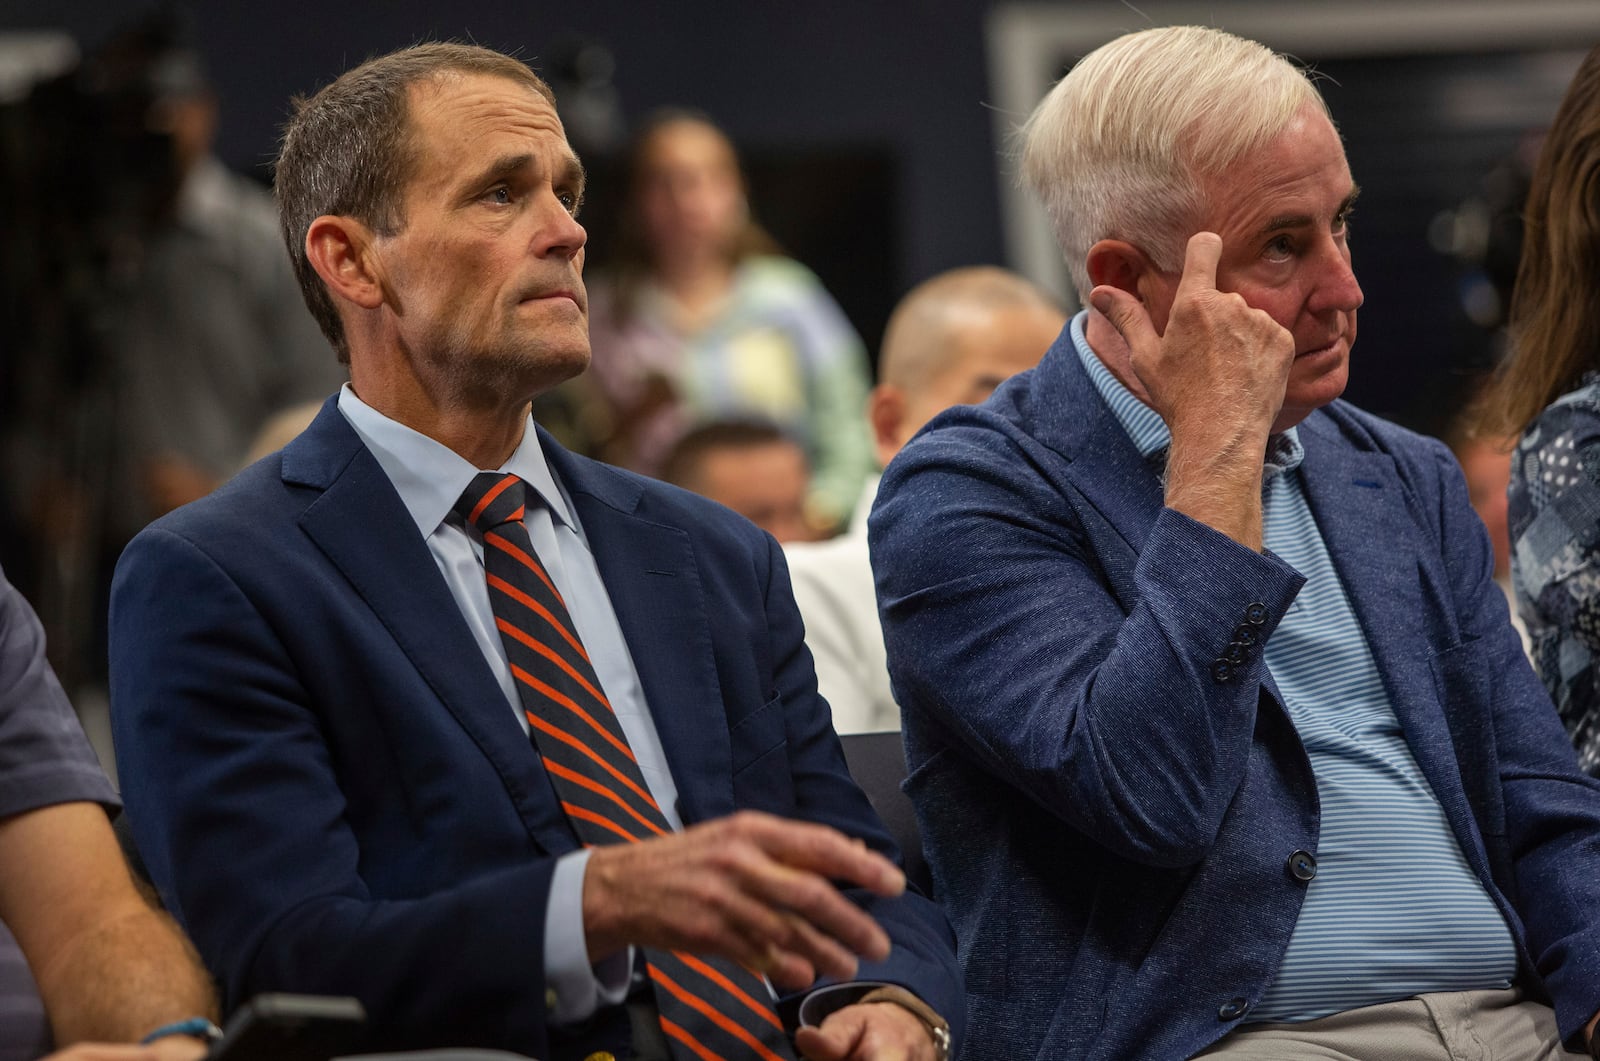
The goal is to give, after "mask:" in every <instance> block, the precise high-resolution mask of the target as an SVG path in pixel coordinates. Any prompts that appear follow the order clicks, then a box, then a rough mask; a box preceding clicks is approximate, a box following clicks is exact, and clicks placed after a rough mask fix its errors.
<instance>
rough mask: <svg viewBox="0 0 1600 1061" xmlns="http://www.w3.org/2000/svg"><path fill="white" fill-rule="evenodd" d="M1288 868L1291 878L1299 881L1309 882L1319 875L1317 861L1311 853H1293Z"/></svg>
mask: <svg viewBox="0 0 1600 1061" xmlns="http://www.w3.org/2000/svg"><path fill="white" fill-rule="evenodd" d="M1287 867H1288V870H1289V876H1291V877H1293V878H1294V879H1295V880H1297V881H1309V880H1311V878H1312V877H1315V876H1316V875H1317V860H1316V857H1315V856H1313V855H1312V854H1311V852H1309V851H1295V852H1293V853H1291V854H1290V855H1289V861H1288V863H1287Z"/></svg>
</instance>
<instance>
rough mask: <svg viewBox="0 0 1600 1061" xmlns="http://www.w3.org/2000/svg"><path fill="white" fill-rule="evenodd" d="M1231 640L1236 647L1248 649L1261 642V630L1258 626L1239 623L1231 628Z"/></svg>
mask: <svg viewBox="0 0 1600 1061" xmlns="http://www.w3.org/2000/svg"><path fill="white" fill-rule="evenodd" d="M1231 640H1232V641H1233V643H1234V644H1236V645H1244V646H1246V647H1249V646H1250V645H1253V644H1255V643H1256V642H1258V641H1260V640H1261V628H1260V627H1259V626H1251V625H1250V624H1249V623H1240V624H1239V625H1238V626H1236V627H1234V628H1233V637H1232V639H1231Z"/></svg>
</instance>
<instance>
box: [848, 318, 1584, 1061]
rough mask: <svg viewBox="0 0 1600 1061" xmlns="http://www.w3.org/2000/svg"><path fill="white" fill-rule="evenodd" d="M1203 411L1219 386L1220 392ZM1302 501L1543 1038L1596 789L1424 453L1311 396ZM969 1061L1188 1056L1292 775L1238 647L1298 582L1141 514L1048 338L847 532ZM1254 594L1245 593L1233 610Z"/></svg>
mask: <svg viewBox="0 0 1600 1061" xmlns="http://www.w3.org/2000/svg"><path fill="white" fill-rule="evenodd" d="M1219 400H1226V396H1225V395H1220V396H1219ZM1300 441H1301V442H1302V444H1303V445H1304V447H1305V460H1304V463H1303V464H1302V465H1301V468H1300V472H1301V475H1302V476H1303V479H1304V482H1305V489H1306V494H1307V497H1308V500H1309V503H1310V506H1311V509H1312V511H1313V512H1314V513H1315V515H1316V518H1317V521H1318V524H1319V526H1320V527H1321V528H1322V531H1323V534H1324V536H1325V538H1326V541H1327V545H1328V549H1329V552H1330V554H1331V555H1332V557H1333V561H1334V564H1335V566H1336V567H1337V569H1338V571H1339V574H1340V577H1341V578H1342V579H1343V581H1344V584H1345V586H1346V588H1347V591H1348V593H1349V595H1350V598H1351V601H1352V604H1353V606H1354V608H1355V611H1356V614H1357V616H1358V617H1359V619H1360V621H1361V624H1362V628H1363V629H1364V630H1365V632H1366V635H1367V638H1368V640H1369V642H1370V644H1371V647H1372V651H1373V654H1374V655H1375V657H1376V658H1377V662H1378V666H1379V668H1380V670H1381V671H1382V674H1383V676H1384V682H1385V686H1386V688H1387V690H1388V692H1389V695H1390V697H1391V699H1392V701H1393V704H1394V709H1395V713H1396V715H1397V716H1398V717H1399V720H1400V723H1401V725H1402V726H1403V728H1404V731H1405V734H1406V738H1407V741H1408V742H1409V744H1410V746H1411V748H1412V751H1413V752H1414V754H1415V757H1416V760H1417V762H1418V763H1419V764H1420V766H1421V769H1422V771H1423V773H1424V774H1425V775H1426V776H1427V779H1428V781H1429V782H1430V784H1431V785H1432V787H1433V790H1434V792H1435V794H1436V795H1437V796H1438V798H1439V801H1440V803H1441V804H1442V805H1443V807H1444V811H1445V813H1446V815H1447V817H1448V819H1449V822H1450V825H1451V827H1452V829H1453V831H1454V833H1455V835H1456V838H1457V840H1458V841H1459V842H1460V845H1461V848H1462V850H1463V852H1464V853H1465V855H1466V859H1467V862H1468V863H1469V864H1470V865H1471V867H1472V869H1473V871H1474V872H1475V873H1476V874H1477V875H1478V877H1479V878H1480V879H1481V880H1482V881H1483V883H1484V885H1485V887H1486V888H1487V889H1488V892H1489V895H1490V896H1491V897H1492V898H1493V900H1494V902H1495V903H1496V904H1497V905H1498V906H1499V908H1500V910H1501V911H1502V912H1503V913H1504V914H1505V916H1506V919H1507V921H1508V922H1509V923H1510V925H1511V931H1512V934H1513V936H1514V938H1515V941H1516V944H1517V947H1518V954H1519V958H1520V961H1521V965H1522V976H1523V981H1524V983H1525V985H1526V986H1528V987H1529V988H1530V989H1531V990H1532V991H1533V992H1534V993H1535V994H1544V993H1548V995H1549V996H1550V997H1552V998H1553V1000H1554V1003H1555V1007H1556V1011H1557V1014H1558V1017H1559V1020H1560V1025H1561V1028H1562V1031H1563V1033H1564V1034H1568V1035H1570V1034H1572V1033H1574V1032H1576V1031H1577V1030H1578V1029H1579V1028H1581V1026H1582V1024H1583V1023H1584V1022H1585V1021H1587V1020H1588V1018H1589V1017H1590V1016H1591V1015H1592V1014H1593V1013H1594V1012H1595V1010H1596V1009H1597V1008H1600V786H1596V785H1595V784H1594V783H1593V782H1591V781H1590V780H1588V779H1586V778H1584V777H1583V776H1582V775H1581V774H1580V773H1579V772H1578V770H1577V768H1576V763H1575V760H1574V756H1573V754H1572V751H1571V749H1570V747H1569V745H1568V743H1567V739H1566V736H1565V734H1564V733H1563V732H1562V729H1561V726H1560V723H1559V722H1558V721H1557V719H1556V716H1555V713H1554V711H1553V710H1552V708H1551V705H1550V702H1549V700H1548V698H1547V697H1546V695H1545V693H1544V690H1543V688H1542V687H1541V686H1540V684H1539V682H1538V680H1537V679H1536V678H1535V677H1534V675H1533V673H1532V671H1531V670H1530V669H1529V667H1528V665H1527V663H1526V661H1525V660H1524V659H1523V657H1522V653H1521V649H1520V645H1519V644H1518V641H1517V638H1516V635H1515V634H1514V633H1513V632H1512V630H1511V627H1510V625H1509V623H1508V621H1507V615H1506V606H1505V601H1504V598H1503V596H1502V595H1501V593H1500V591H1499V590H1498V589H1497V588H1496V587H1495V586H1494V584H1493V583H1492V581H1491V578H1490V575H1491V569H1492V558H1491V552H1490V546H1489V541H1488V537H1487V535H1486V534H1485V532H1484V530H1483V526H1482V524H1481V523H1480V522H1479V521H1478V519H1477V517H1476V515H1475V514H1474V513H1473V511H1472V509H1471V508H1470V507H1469V505H1468V502H1467V496H1466V489H1465V484H1464V482H1463V480H1462V476H1461V473H1460V471H1459V470H1458V468H1457V466H1456V464H1455V462H1454V461H1453V460H1452V459H1451V456H1450V454H1449V452H1448V451H1447V450H1446V449H1445V448H1444V447H1443V446H1441V445H1440V444H1439V443H1437V442H1435V441H1431V440H1427V439H1424V438H1422V437H1420V436H1417V435H1414V434H1411V433H1409V432H1406V431H1403V430H1401V429H1399V428H1397V427H1395V426H1393V425H1390V424H1387V423H1385V422H1383V421H1381V420H1378V419H1376V418H1374V417H1371V416H1368V415H1366V414H1364V413H1361V412H1359V411H1358V410H1356V409H1354V408H1352V407H1351V406H1349V405H1346V404H1343V403H1338V402H1336V403H1334V404H1332V405H1330V406H1328V407H1326V408H1324V409H1322V410H1319V411H1318V412H1316V413H1314V414H1313V415H1312V416H1311V417H1309V418H1308V419H1307V420H1306V421H1305V422H1304V423H1303V424H1302V426H1301V428H1300ZM870 540H871V547H872V558H873V566H874V569H875V571H876V573H877V584H878V598H879V603H880V607H881V609H882V615H883V622H884V632H885V636H886V641H887V646H888V652H889V668H890V672H891V675H892V677H893V679H894V686H895V696H896V699H897V700H898V701H899V702H900V704H901V705H902V708H903V711H904V723H903V724H904V728H905V738H906V746H907V755H908V759H909V765H910V769H911V774H910V778H909V781H908V791H909V792H910V794H911V796H912V797H913V799H914V800H915V802H916V807H917V814H918V818H919V820H920V823H921V826H922V829H923V832H924V840H925V846H926V853H927V856H928V861H929V863H930V864H931V867H932V870H933V876H934V882H935V891H936V894H937V895H938V896H939V898H940V899H941V901H943V902H944V903H945V905H946V908H947V909H948V910H949V911H950V913H951V917H952V919H953V920H954V922H955V925H956V936H957V940H958V951H959V955H960V958H961V962H962V965H963V969H964V972H965V976H966V986H967V992H968V1016H969V1034H968V1038H969V1044H970V1045H969V1049H968V1051H967V1052H966V1054H965V1055H963V1056H964V1057H965V1058H966V1059H968V1061H972V1059H977V1058H996V1059H1002V1058H1003V1059H1006V1061H1016V1059H1018V1058H1039V1059H1041V1061H1044V1059H1048V1061H1067V1059H1072V1058H1105V1059H1113V1058H1115V1059H1119V1061H1131V1059H1144V1058H1149V1059H1158V1058H1160V1059H1170V1058H1183V1057H1189V1056H1191V1055H1192V1054H1194V1053H1195V1052H1197V1051H1199V1050H1201V1049H1203V1048H1204V1047H1205V1046H1207V1045H1208V1044H1210V1043H1211V1042H1213V1041H1215V1040H1216V1039H1218V1038H1220V1037H1221V1036H1222V1035H1224V1034H1225V1033H1226V1032H1228V1031H1229V1030H1230V1029H1231V1028H1233V1027H1235V1026H1236V1023H1235V1022H1236V1021H1237V1020H1238V1018H1239V1016H1240V1015H1241V1014H1243V1013H1244V1012H1247V1011H1248V1007H1249V1005H1250V1004H1252V1003H1253V1002H1254V1001H1255V1000H1256V999H1259V998H1260V997H1261V995H1262V993H1263V991H1264V989H1265V988H1266V986H1267V984H1268V983H1269V982H1270V981H1271V979H1272V977H1273V975H1274V972H1275V970H1276V968H1277V966H1278V963H1279V962H1280V961H1281V959H1282V957H1283V952H1284V948H1285V946H1286V944H1287V942H1288V939H1289V935H1290V933H1291V931H1292V930H1293V928H1294V924H1295V920H1296V917H1297V915H1298V911H1299V908H1300V903H1301V900H1302V898H1303V896H1304V894H1305V885H1304V884H1303V883H1302V882H1301V881H1300V880H1298V879H1296V877H1295V876H1294V875H1293V874H1292V873H1291V872H1289V871H1288V869H1287V860H1288V857H1289V855H1290V854H1291V853H1292V852H1294V851H1296V850H1300V849H1303V850H1307V851H1313V852H1314V851H1315V850H1316V848H1317V831H1318V820H1319V819H1318V799H1317V790H1316V782H1315V779H1314V777H1313V776H1312V773H1311V768H1310V764H1309V762H1308V760H1307V757H1306V754H1305V751H1304V749H1303V747H1302V746H1301V743H1300V741H1299V738H1298V737H1297V735H1296V733H1295V730H1294V727H1293V726H1292V724H1291V723H1290V721H1289V717H1288V715H1287V713H1286V712H1285V710H1284V708H1283V705H1282V703H1281V701H1280V700H1279V698H1278V695H1277V692H1276V689H1275V688H1274V686H1273V683H1272V680H1271V678H1270V676H1269V675H1268V674H1267V673H1266V672H1265V670H1264V668H1263V667H1262V664H1261V657H1260V652H1259V650H1257V651H1255V652H1254V653H1252V654H1251V655H1250V656H1249V657H1248V658H1247V659H1246V661H1245V662H1244V663H1242V664H1240V665H1239V667H1237V668H1235V669H1234V672H1233V673H1232V674H1230V675H1225V677H1226V679H1227V680H1221V681H1219V680H1218V674H1217V672H1216V670H1215V661H1216V660H1217V658H1218V657H1219V656H1220V655H1221V653H1222V651H1223V650H1224V649H1225V648H1226V646H1227V645H1228V644H1229V642H1230V640H1231V639H1232V637H1233V631H1234V630H1235V628H1236V627H1237V626H1238V625H1239V624H1240V623H1242V622H1245V621H1246V619H1247V614H1249V613H1254V615H1255V617H1256V618H1259V619H1262V620H1264V623H1263V626H1262V630H1263V631H1264V632H1265V633H1266V634H1267V635H1268V636H1270V634H1271V631H1272V630H1273V629H1274V628H1275V626H1276V625H1277V623H1278V621H1279V620H1280V619H1281V618H1282V616H1283V614H1284V612H1285V610H1286V609H1287V608H1288V607H1289V605H1290V603H1291V601H1292V600H1293V598H1294V594H1295V593H1296V591H1297V590H1298V588H1299V586H1300V584H1301V579H1300V576H1299V575H1298V574H1297V573H1296V572H1294V571H1293V570H1292V569H1290V568H1288V567H1287V566H1286V565H1284V564H1283V563H1282V562H1281V561H1279V560H1277V559H1276V558H1275V557H1272V556H1270V555H1263V554H1258V553H1256V552H1253V551H1251V550H1249V549H1246V548H1244V547H1242V546H1240V545H1238V544H1237V543H1235V542H1233V541H1232V540H1231V539H1228V538H1227V537H1225V536H1224V535H1222V534H1219V533H1217V532H1216V531H1214V530H1212V529H1211V528H1209V527H1206V526H1203V525H1201V524H1199V523H1197V522H1195V521H1193V520H1191V519H1189V518H1188V517H1185V516H1183V515H1180V514H1179V513H1177V512H1174V511H1172V510H1170V509H1166V508H1164V507H1163V504H1162V488H1161V484H1160V482H1159V478H1158V469H1157V468H1156V467H1154V466H1152V465H1151V464H1150V463H1148V462H1147V461H1145V460H1144V459H1143V458H1142V457H1141V456H1140V455H1139V453H1138V452H1137V450H1136V449H1135V448H1134V446H1133V443H1132V442H1131V441H1130V440H1129V439H1128V437H1127V434H1126V433H1125V432H1124V430H1123V429H1122V427H1121V425H1120V424H1119V423H1118V422H1117V420H1116V418H1115V417H1114V415H1113V414H1112V412H1111V411H1110V409H1109V408H1108V407H1107V406H1106V404H1105V403H1104V402H1103V401H1102V399H1101V398H1100V396H1099V394H1098V392H1097V391H1096V390H1095V388H1094V386H1093V384H1092V383H1091V381H1090V380H1089V378H1088V375H1087V373H1086V372H1085V371H1084V369H1083V366H1082V364H1081V363H1080V361H1079V359H1078V355H1077V353H1076V351H1075V349H1074V348H1073V345H1072V341H1071V337H1070V331H1064V332H1063V333H1062V337H1061V338H1060V340H1058V341H1057V343H1056V344H1055V346H1054V347H1053V348H1052V349H1051V350H1050V352H1049V353H1048V354H1047V355H1046V357H1045V358H1044V361H1043V362H1042V363H1041V365H1040V366H1039V367H1038V368H1037V369H1035V370H1033V371H1032V372H1029V373H1025V374H1023V375H1021V376H1019V377H1016V378H1014V379H1013V380H1011V381H1009V382H1008V383H1007V384H1006V385H1005V386H1003V387H1002V388H1001V389H1000V391H999V392H997V394H996V395H995V396H994V398H993V399H991V400H990V401H989V402H988V403H987V404H986V405H984V406H981V407H975V408H974V407H968V408H958V409H955V410H952V411H950V412H947V413H945V414H943V415H942V416H941V417H940V418H939V419H937V420H936V421H935V422H934V423H933V424H932V425H931V426H930V427H929V428H928V429H927V430H925V432H924V433H922V434H921V435H920V436H919V437H917V438H916V439H914V440H913V441H912V442H911V444H910V445H908V446H907V447H906V448H905V449H904V450H903V451H902V452H901V454H900V455H899V456H898V457H897V458H896V459H895V460H894V462H893V463H892V464H891V465H890V467H889V469H888V471H887V473H886V475H885V477H884V480H883V485H882V487H881V489H880V491H879V493H878V501H877V505H876V507H875V509H874V512H873V515H872V518H871V522H870ZM1252 606H1257V607H1255V608H1252Z"/></svg>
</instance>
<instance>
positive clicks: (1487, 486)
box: [1444, 405, 1533, 658]
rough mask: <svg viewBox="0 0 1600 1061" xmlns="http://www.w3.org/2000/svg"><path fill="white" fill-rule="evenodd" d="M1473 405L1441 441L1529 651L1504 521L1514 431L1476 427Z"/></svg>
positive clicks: (1508, 527) (1507, 525) (1523, 646)
mask: <svg viewBox="0 0 1600 1061" xmlns="http://www.w3.org/2000/svg"><path fill="white" fill-rule="evenodd" d="M1479 415H1480V414H1479V412H1478V409H1477V407H1476V405H1468V406H1467V408H1466V409H1465V410H1463V411H1462V412H1461V413H1459V414H1458V415H1457V416H1456V417H1455V419H1454V420H1453V421H1452V423H1451V425H1450V427H1449V428H1448V430H1447V431H1446V432H1445V436H1444V442H1445V444H1446V445H1447V446H1449V447H1450V452H1451V453H1453V454H1454V455H1455V458H1456V463H1458V464H1460V465H1461V473H1462V474H1463V475H1465V476H1466V477H1467V499H1468V500H1469V501H1471V502H1472V510H1473V511H1474V512H1476V513H1477V514H1478V518H1479V519H1481V520H1483V525H1484V527H1485V529H1487V530H1488V532H1489V543H1490V544H1491V545H1493V546H1494V584H1495V585H1497V586H1499V587H1500V592H1501V593H1503V594H1504V595H1505V598H1506V608H1507V609H1508V610H1509V611H1510V613H1511V625H1512V626H1514V627H1516V629H1517V634H1518V636H1519V637H1521V638H1522V648H1523V651H1525V652H1528V653H1530V657H1529V658H1532V657H1531V653H1532V649H1533V642H1532V640H1531V639H1530V638H1529V637H1528V628H1527V625H1526V624H1524V623H1523V621H1522V617H1521V616H1520V615H1518V614H1517V599H1516V593H1515V591H1514V590H1513V588H1512V585H1511V531H1510V524H1509V523H1508V521H1507V515H1506V513H1507V504H1506V491H1507V489H1508V488H1509V487H1510V484H1511V450H1512V448H1513V447H1514V446H1515V445H1516V442H1517V439H1516V436H1515V435H1511V436H1496V437H1489V436H1486V435H1481V434H1479V433H1478V432H1477V430H1476V421H1477V419H1478V416H1479Z"/></svg>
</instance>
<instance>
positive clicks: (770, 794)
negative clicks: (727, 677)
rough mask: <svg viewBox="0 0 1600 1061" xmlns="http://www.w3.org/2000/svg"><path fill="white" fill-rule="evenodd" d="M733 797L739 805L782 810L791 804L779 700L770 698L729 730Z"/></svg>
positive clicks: (785, 734) (791, 794) (787, 750)
mask: <svg viewBox="0 0 1600 1061" xmlns="http://www.w3.org/2000/svg"><path fill="white" fill-rule="evenodd" d="M728 736H729V744H730V745H731V752H732V757H733V759H732V761H733V787H734V793H735V799H736V801H737V803H738V805H739V806H741V807H756V808H758V809H761V810H767V811H773V812H778V813H781V812H784V811H787V810H788V809H789V808H791V807H792V806H793V805H794V783H793V780H792V779H791V777H790V776H789V764H788V756H789V740H788V734H787V732H786V731H785V729H784V714H783V700H782V698H781V697H776V696H775V697H773V698H772V699H771V700H768V701H767V702H766V703H765V704H763V705H761V707H759V708H757V709H756V710H754V711H752V712H750V714H748V715H746V716H745V717H744V718H742V719H740V720H739V721H738V722H737V723H736V724H735V725H734V727H733V729H732V730H730V731H729V734H728Z"/></svg>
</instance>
